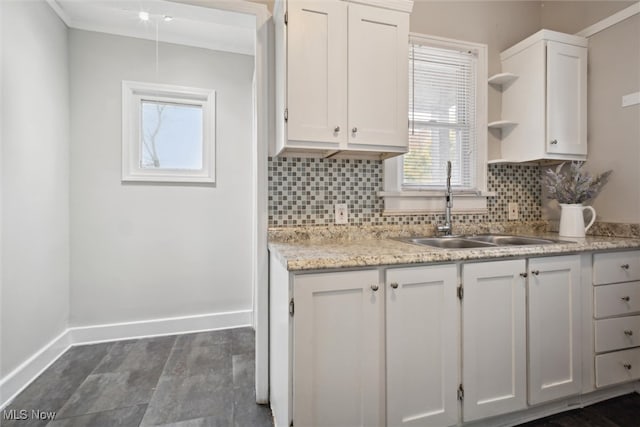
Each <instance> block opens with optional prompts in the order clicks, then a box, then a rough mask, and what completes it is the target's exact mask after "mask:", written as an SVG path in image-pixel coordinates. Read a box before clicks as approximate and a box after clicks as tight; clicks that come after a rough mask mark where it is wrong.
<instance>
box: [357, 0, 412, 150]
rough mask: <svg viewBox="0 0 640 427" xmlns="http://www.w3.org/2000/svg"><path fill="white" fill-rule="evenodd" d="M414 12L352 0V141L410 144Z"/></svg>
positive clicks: (403, 146) (402, 146) (404, 146)
mask: <svg viewBox="0 0 640 427" xmlns="http://www.w3.org/2000/svg"><path fill="white" fill-rule="evenodd" d="M408 18H409V15H408V14H406V13H402V12H394V11H390V10H385V9H379V8H375V7H369V6H362V5H357V4H352V5H349V73H348V76H349V78H348V82H349V113H348V117H349V143H350V144H354V145H359V146H362V147H363V148H365V149H366V146H367V145H369V146H370V147H369V149H371V150H376V147H388V149H393V147H395V148H396V149H397V151H398V152H399V153H403V152H406V151H407V144H408V128H407V123H408V108H409V107H408V105H409V100H408V96H409V95H408V91H409V88H408V83H409V82H408V77H407V76H408V72H409V70H408V66H409V59H408V58H409V50H408V49H409V44H408V43H409V41H408V34H409V19H408Z"/></svg>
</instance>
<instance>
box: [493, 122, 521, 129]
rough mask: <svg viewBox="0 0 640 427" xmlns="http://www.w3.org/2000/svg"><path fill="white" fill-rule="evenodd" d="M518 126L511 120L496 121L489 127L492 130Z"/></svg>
mask: <svg viewBox="0 0 640 427" xmlns="http://www.w3.org/2000/svg"><path fill="white" fill-rule="evenodd" d="M517 124H518V123H516V122H512V121H509V120H496V121H495V122H491V123H489V124H488V125H487V126H488V127H489V128H490V129H504V128H508V127H512V126H515V125H517Z"/></svg>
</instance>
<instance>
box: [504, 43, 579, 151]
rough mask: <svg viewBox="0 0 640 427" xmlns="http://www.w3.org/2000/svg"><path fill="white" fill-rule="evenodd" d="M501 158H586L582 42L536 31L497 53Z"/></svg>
mask: <svg viewBox="0 0 640 427" xmlns="http://www.w3.org/2000/svg"><path fill="white" fill-rule="evenodd" d="M500 57H501V59H502V71H503V73H507V75H513V76H515V77H514V79H512V80H511V81H508V82H506V83H504V84H502V87H501V90H502V117H501V118H502V120H503V121H508V122H509V123H512V126H509V127H506V128H505V127H503V128H502V130H501V133H502V135H501V136H502V144H501V152H502V156H501V157H502V160H504V161H506V162H527V161H537V160H586V158H587V40H586V39H585V38H583V37H578V36H573V35H568V34H563V33H558V32H555V31H549V30H541V31H539V32H537V33H536V34H534V35H532V36H531V37H528V38H527V39H525V40H523V41H521V42H520V43H518V44H517V45H515V46H513V47H511V48H509V49H507V50H506V51H504V52H502V54H501V55H500Z"/></svg>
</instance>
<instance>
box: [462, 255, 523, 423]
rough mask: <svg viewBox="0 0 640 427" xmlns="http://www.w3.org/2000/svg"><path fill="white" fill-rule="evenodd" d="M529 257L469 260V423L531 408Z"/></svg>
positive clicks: (465, 352)
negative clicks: (527, 302)
mask: <svg viewBox="0 0 640 427" xmlns="http://www.w3.org/2000/svg"><path fill="white" fill-rule="evenodd" d="M525 271H526V264H525V260H509V261H494V262H482V263H475V264H464V265H463V266H462V282H463V284H464V299H463V303H462V381H463V385H464V400H463V403H462V408H463V409H462V414H463V415H462V418H463V420H464V421H472V420H478V419H481V418H487V417H492V416H495V415H500V414H505V413H508V412H513V411H517V410H520V409H524V408H526V407H527V385H526V384H527V383H526V380H527V375H526V372H527V371H526V333H527V331H526V317H525V298H526V290H525V286H526V280H525V278H524V277H523V276H522V275H524V273H525Z"/></svg>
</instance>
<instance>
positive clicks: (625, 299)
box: [620, 296, 631, 302]
mask: <svg viewBox="0 0 640 427" xmlns="http://www.w3.org/2000/svg"><path fill="white" fill-rule="evenodd" d="M620 299H621V300H622V301H624V302H629V301H630V300H631V297H629V296H626V297H622V298H620Z"/></svg>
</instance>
